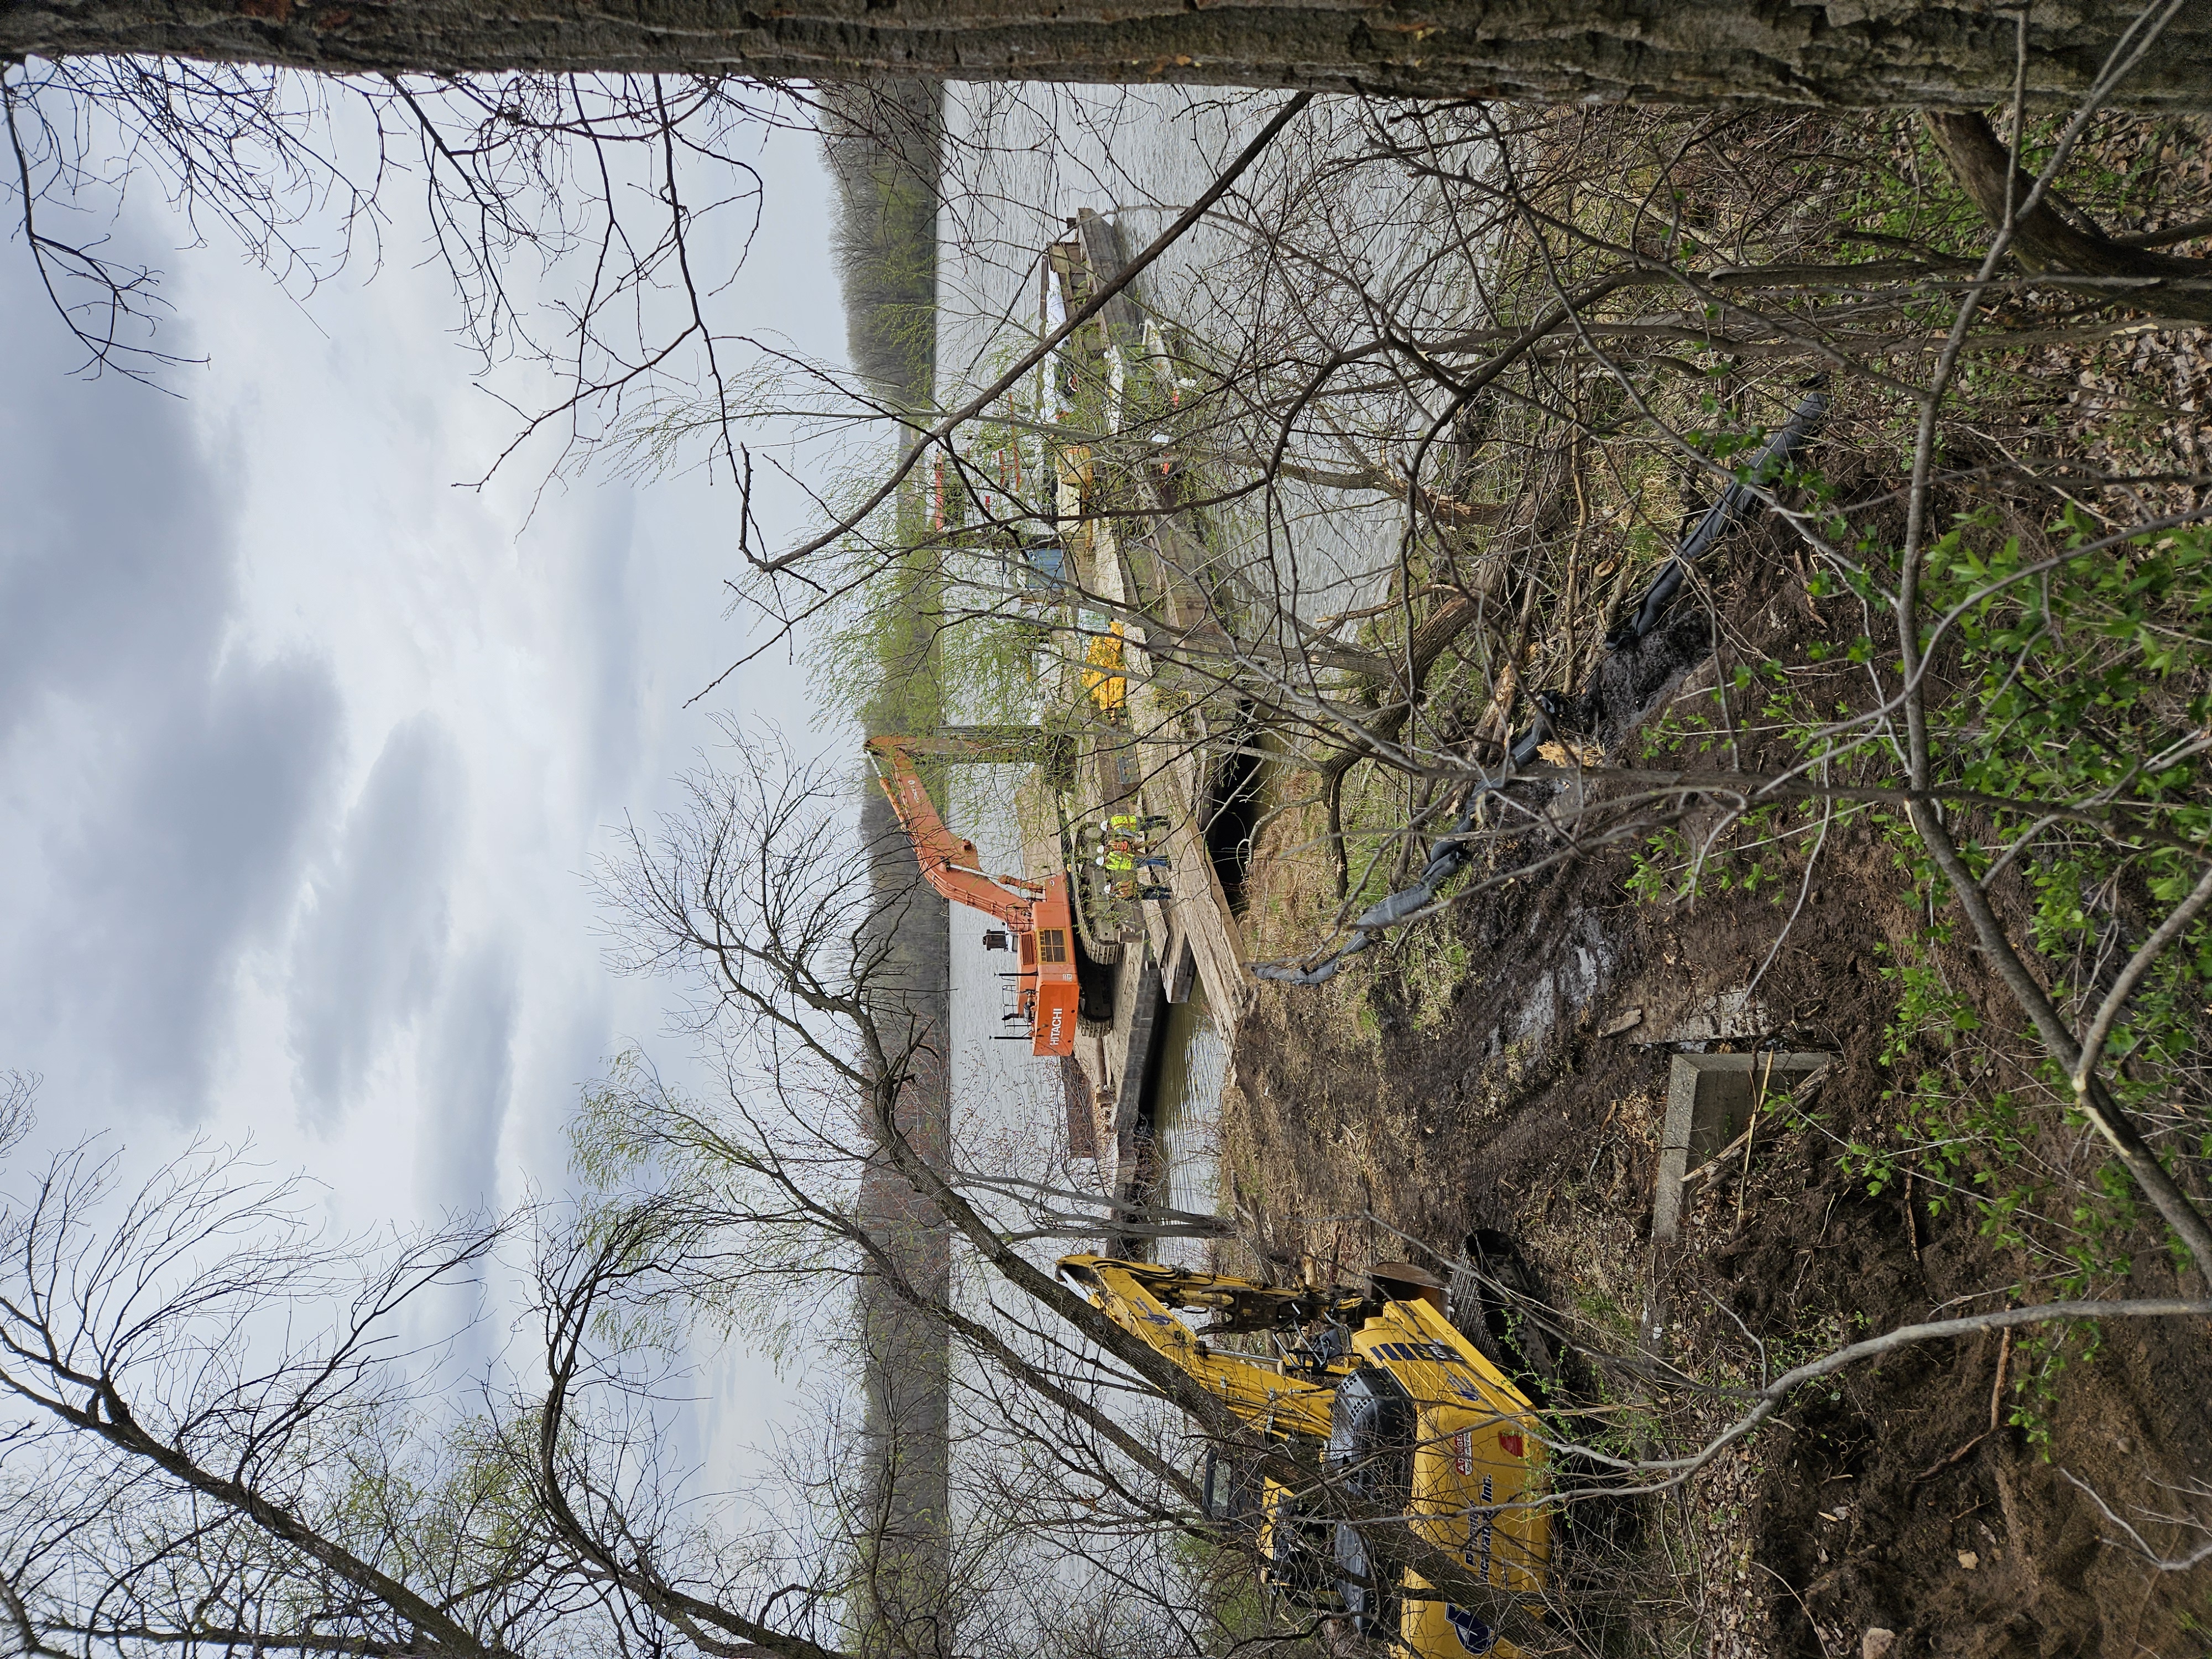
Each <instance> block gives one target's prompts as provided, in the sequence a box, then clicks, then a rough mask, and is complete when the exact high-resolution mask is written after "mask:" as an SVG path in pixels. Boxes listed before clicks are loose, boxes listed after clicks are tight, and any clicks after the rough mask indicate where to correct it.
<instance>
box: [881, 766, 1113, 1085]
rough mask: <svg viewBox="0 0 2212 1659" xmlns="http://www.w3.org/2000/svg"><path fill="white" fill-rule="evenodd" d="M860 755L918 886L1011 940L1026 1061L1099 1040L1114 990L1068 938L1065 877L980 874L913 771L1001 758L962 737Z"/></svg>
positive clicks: (1070, 921)
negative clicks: (924, 758) (924, 762)
mask: <svg viewBox="0 0 2212 1659" xmlns="http://www.w3.org/2000/svg"><path fill="white" fill-rule="evenodd" d="M867 754H868V763H869V764H870V765H871V766H872V767H873V768H874V769H875V774H876V781H877V782H878V783H880V784H881V785H882V786H883V789H884V793H885V794H886V795H888V796H890V802H891V810H892V811H895V812H896V813H897V814H898V820H899V824H900V827H901V828H902V829H905V831H906V833H907V835H908V837H909V838H910V839H911V840H912V841H913V842H914V854H915V860H916V862H918V863H919V864H920V865H921V875H922V879H923V880H925V881H927V883H928V884H930V885H931V886H932V887H933V888H935V889H936V890H938V891H939V892H940V893H942V894H944V895H945V897H947V898H949V899H951V901H952V902H954V903H956V904H964V905H966V906H967V907H968V908H969V909H971V910H981V912H982V913H983V914H984V915H987V916H989V917H990V918H991V919H992V920H993V921H997V922H999V923H1000V925H1001V926H1003V927H1005V929H1006V933H1007V934H1008V935H1009V936H1010V939H1009V943H1010V948H1012V950H1013V951H1016V952H1017V953H1018V954H1017V957H1016V960H1017V962H1018V964H1019V966H1018V969H1017V971H1016V972H1015V973H1013V974H1012V975H1009V977H1010V978H1011V979H1012V981H1014V987H1015V991H1014V1001H1013V1006H1012V1009H1011V1010H1010V1012H1008V1014H1007V1019H1008V1020H1009V1021H1010V1022H1013V1023H1018V1024H1024V1025H1026V1026H1027V1027H1028V1028H1029V1030H1030V1037H1031V1041H1032V1044H1033V1052H1034V1053H1036V1054H1044V1055H1055V1054H1073V1053H1074V1052H1075V1037H1076V1033H1077V1032H1078V1031H1079V1030H1081V1031H1083V1032H1085V1034H1087V1035H1094V1036H1095V1035H1097V1034H1098V1033H1099V1032H1101V1031H1103V1030H1104V1029H1105V1028H1106V1027H1107V1025H1108V1024H1109V1023H1110V1022H1111V1020H1112V1018H1113V990H1112V981H1110V979H1109V978H1108V977H1107V976H1106V975H1105V974H1104V973H1103V972H1102V971H1100V970H1099V969H1098V967H1097V964H1096V963H1090V962H1088V961H1087V960H1086V958H1085V952H1084V950H1083V945H1082V941H1081V940H1080V939H1078V938H1077V936H1076V932H1075V927H1074V917H1073V912H1072V909H1071V907H1070V902H1069V891H1068V879H1067V874H1066V872H1065V871H1062V872H1060V873H1059V874H1057V875H1054V876H1049V877H1047V878H1045V879H1044V880H1043V881H1031V880H1030V879H1029V878H1027V877H1025V876H1010V875H994V874H992V873H990V872H987V871H986V870H985V869H984V868H983V867H982V865H981V854H978V853H977V851H976V850H975V842H972V841H969V840H967V839H966V838H964V837H963V836H956V835H955V834H953V833H952V831H951V829H950V828H948V827H947V826H946V824H945V819H944V818H943V817H942V816H940V815H939V812H938V810H937V804H936V803H935V802H934V801H933V800H931V799H930V798H929V791H928V790H927V788H925V787H923V786H922V781H921V774H920V773H919V772H918V771H916V770H915V761H914V757H915V756H916V755H928V756H933V757H941V758H945V759H950V760H967V761H974V760H1000V759H1004V758H1006V757H1005V755H1004V754H1003V752H1000V750H998V749H996V748H995V747H994V746H989V745H983V744H978V743H976V742H975V741H974V740H972V739H969V738H957V737H882V738H869V739H868V743H867ZM1086 968H1088V969H1090V970H1091V971H1089V972H1088V973H1086V972H1085V971H1084V970H1085V969H1086ZM1086 981H1087V982H1086Z"/></svg>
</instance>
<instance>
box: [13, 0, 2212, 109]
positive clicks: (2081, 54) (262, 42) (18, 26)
mask: <svg viewBox="0 0 2212 1659" xmlns="http://www.w3.org/2000/svg"><path fill="white" fill-rule="evenodd" d="M2136 9H2137V7H2136V4H2135V3H2134V0H2034V3H2033V5H2032V6H2031V8H2030V11H2029V17H2028V40H2027V45H2028V58H2027V88H2028V92H2029V95H2030V97H2031V99H2032V100H2033V102H2035V103H2036V104H2037V105H2038V106H2052V105H2058V104H2064V103H2067V102H2069V101H2070V100H2073V99H2075V98H2076V97H2077V96H2078V95H2079V94H2081V91H2082V90H2083V88H2086V87H2087V85H2088V84H2089V83H2090V82H2091V81H2092V80H2093V78H2094V76H2096V74H2097V72H2098V70H2099V68H2100V65H2101V64H2103V62H2104V60H2105V58H2106V55H2107V53H2108V52H2110V50H2111V49H2112V46H2113V44H2114V43H2115V42H2116V41H2118V40H2119V39H2120V37H2121V35H2122V34H2123V33H2124V31H2125V29H2126V28H2127V27H2128V24H2129V22H2130V21H2131V20H2132V18H2133V17H2134V15H2135V14H2136ZM2015 15H2017V14H2016V13H2015V12H2013V11H2010V10H2007V9H2000V8H1999V7H1997V6H1996V5H1995V4H1984V3H1973V0H1936V3H1917V0H1826V3H1798V0H1407V3H1403V4H1376V3H1371V0H1303V3H1300V0H1275V3H1238V0H1224V3H1206V0H1050V3H1042V4H1041V3H1034V0H1032V3H1027V4H1024V3H1007V0H789V3H784V4H779V5H775V6H768V5H760V4H757V3H730V0H661V3H653V4H645V3H638V0H628V3H621V0H536V3H533V4H531V5H529V6H526V7H525V6H520V5H513V4H504V5H492V4H487V3H483V0H212V3H210V0H161V3H155V0H0V58H22V57H25V56H37V57H42V58H59V57H66V56H72V55H83V54H94V53H112V52H131V53H145V54H149V55H157V56H173V57H185V58H205V59H213V60H220V61H227V62H243V63H261V64H287V65H291V66H295V67H297V68H301V69H309V70H323V71H327V72H331V73H338V74H367V73H378V72H392V73H409V72H420V73H426V74H468V73H479V72H488V71H495V70H607V71H617V72H623V71H627V72H657V73H670V74H705V75H735V76H753V77H757V78H761V79H765V80H786V81H856V80H857V81H878V80H899V79H915V78H922V79H930V80H951V81H1065V82H1143V81H1172V82H1187V83H1196V84H1206V85H1217V86H1248V87H1296V88H1314V89H1316V90H1322V91H1346V92H1353V91H1357V92H1369V93H1375V94H1384V95H1400V96H1407V97H1420V98H1437V97H1499V98H1541V99H1549V100H1605V101H1612V100H1644V101H1650V102H1661V103H1689V104H1707V105H1723V106H1725V105H1736V104H1761V103H1764V104H1773V103H1780V104H1796V105H1827V106H1918V107H1928V108H1954V109H1970V108H1976V107H1981V106H1989V105H1992V104H1998V103H2002V102H2004V101H2005V100H2008V98H2009V97H2010V96H2011V93H2012V87H2013V75H2014V51H2015V39H2016V36H2015V21H2014V20H2015ZM2112 102H2113V103H2114V104H2115V105H2116V106H2118V107H2122V108H2131V109H2136V110H2179V109H2205V108H2212V0H2190V3H2189V4H2187V5H2186V6H2185V8H2184V9H2183V10H2182V12H2181V13H2180V14H2179V15H2178V16H2177V17H2175V18H2174V19H2173V20H2172V22H2171V24H2170V25H2169V26H2168V27H2167V29H2166V33H2165V35H2164V37H2163V38H2162V39H2161V40H2160V42H2159V44H2158V46H2156V47H2155V48H2154V50H2153V51H2152V52H2150V53H2149V54H2148V56H2147V57H2146V58H2144V60H2143V61H2142V64H2140V65H2139V66H2138V67H2137V68H2136V71H2135V72H2134V74H2132V75H2131V76H2129V77H2128V79H2127V80H2126V82H2124V83H2123V85H2122V87H2121V88H2120V90H2119V93H2118V95H2117V97H2116V98H2115V99H2113V100H2112Z"/></svg>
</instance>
